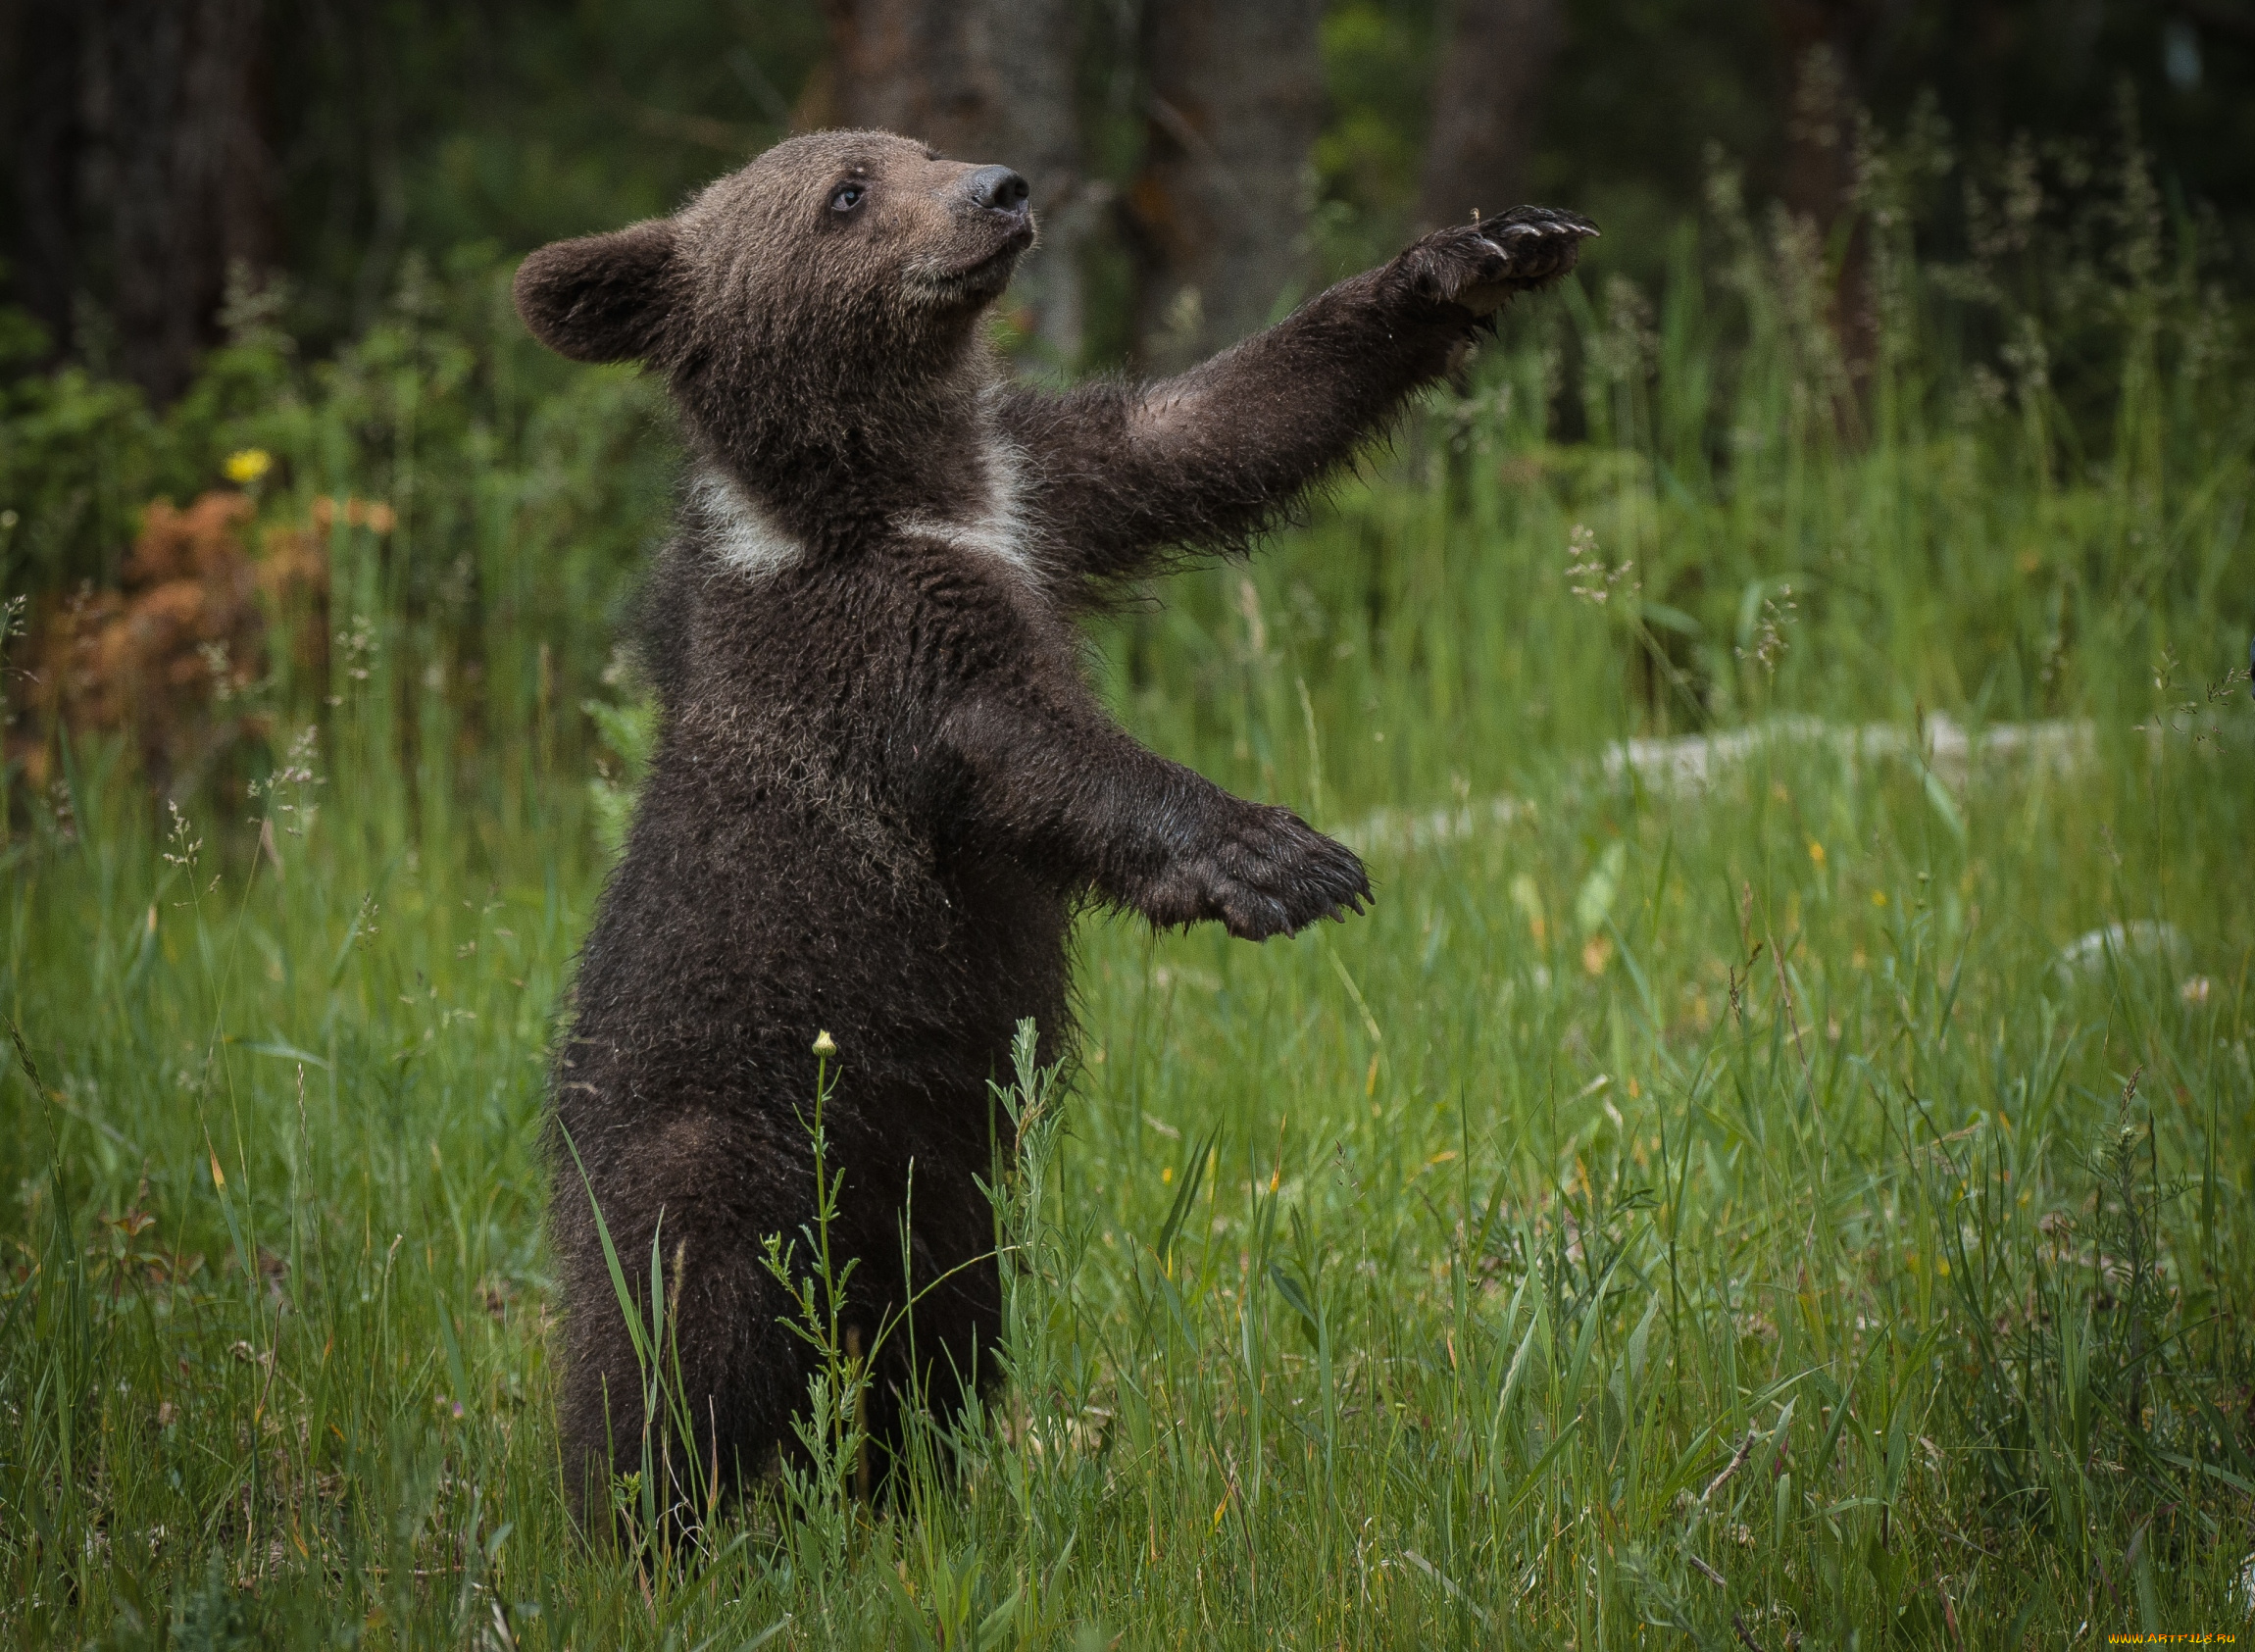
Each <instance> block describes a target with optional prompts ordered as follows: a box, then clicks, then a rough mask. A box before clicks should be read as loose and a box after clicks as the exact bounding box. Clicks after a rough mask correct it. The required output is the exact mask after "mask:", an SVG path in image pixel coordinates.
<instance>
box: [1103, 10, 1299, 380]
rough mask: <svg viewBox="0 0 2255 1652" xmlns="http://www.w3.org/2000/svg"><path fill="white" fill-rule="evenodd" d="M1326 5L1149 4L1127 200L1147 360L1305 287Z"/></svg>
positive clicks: (1218, 333)
mask: <svg viewBox="0 0 2255 1652" xmlns="http://www.w3.org/2000/svg"><path fill="white" fill-rule="evenodd" d="M1322 15H1323V6H1322V4H1321V0H1150V4H1149V5H1148V7H1147V8H1146V10H1145V12H1144V31H1145V32H1144V54H1145V62H1146V64H1147V65H1148V68H1149V72H1150V91H1149V100H1148V103H1147V104H1146V114H1147V120H1148V125H1149V138H1148V146H1147V148H1146V151H1145V157H1144V162H1143V167H1142V170H1141V172H1140V173H1139V174H1138V175H1136V178H1135V181H1134V184H1133V185H1132V187H1131V189H1130V191H1129V194H1128V215H1129V219H1130V222H1131V225H1132V227H1133V230H1134V239H1135V242H1136V246H1135V252H1136V262H1137V266H1138V268H1137V275H1138V276H1139V281H1138V287H1139V290H1138V292H1137V295H1136V335H1137V338H1138V341H1139V344H1138V352H1139V354H1140V355H1141V357H1142V360H1143V364H1144V365H1145V366H1146V367H1148V368H1150V369H1153V370H1156V371H1162V372H1164V371H1172V370H1176V369H1178V368H1181V367H1184V366H1186V365H1188V364H1189V363H1191V362H1193V361H1196V360H1198V359H1199V358H1200V357H1202V356H1204V355H1206V354H1208V353H1209V352H1211V351H1213V350H1215V349H1217V348H1219V347H1220V346H1222V345H1225V344H1228V343H1230V342H1231V341H1233V340H1235V339H1238V338H1241V337H1243V336H1244V335H1245V334H1246V333H1249V332H1251V331H1253V330H1254V329H1256V328H1257V327H1259V326H1260V325H1262V324H1263V323H1265V322H1266V321H1268V320H1269V318H1270V316H1271V315H1272V314H1273V313H1274V312H1275V311H1276V310H1277V308H1278V304H1279V303H1281V302H1288V301H1290V300H1292V299H1294V298H1297V297H1298V296H1299V294H1300V292H1301V291H1302V290H1303V288H1304V286H1305V283H1306V280H1307V276H1308V273H1309V259H1308V256H1307V248H1306V245H1305V231H1306V223H1307V207H1308V165H1309V158H1310V156H1311V154H1312V152H1313V151H1314V149H1315V145H1316V137H1317V135H1318V133H1319V132H1320V131H1321V129H1322V126H1323V119H1324V75H1323V64H1322V61H1321V59H1320V57H1319V55H1318V50H1317V40H1316V26H1317V24H1318V23H1319V21H1320V20H1321V18H1322Z"/></svg>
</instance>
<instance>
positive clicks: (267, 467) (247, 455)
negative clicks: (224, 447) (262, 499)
mask: <svg viewBox="0 0 2255 1652" xmlns="http://www.w3.org/2000/svg"><path fill="white" fill-rule="evenodd" d="M220 468H221V469H222V470H224V471H225V472H226V474H227V480H229V481H231V482H233V483H234V484H235V485H236V486H237V487H248V486H250V484H251V483H252V482H254V481H257V480H258V479H259V477H261V476H265V475H266V474H267V473H268V472H269V471H271V470H273V469H274V468H275V456H274V455H273V454H271V453H269V452H268V451H267V450H266V449H265V448H263V447H245V448H238V449H237V450H236V451H235V452H233V453H230V454H228V455H227V458H226V463H225V465H223V466H221V467H220Z"/></svg>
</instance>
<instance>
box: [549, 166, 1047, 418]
mask: <svg viewBox="0 0 2255 1652" xmlns="http://www.w3.org/2000/svg"><path fill="white" fill-rule="evenodd" d="M1033 235H1034V229H1033V217H1032V214H1031V213H1030V212H1029V211H1028V210H1027V183H1026V180H1025V179H1024V178H1023V177H1021V176H1019V175H1018V174H1016V173H1014V172H1012V171H1011V170H1010V169H1009V168H1008V167H998V166H977V165H972V164H967V163H964V162H960V161H946V160H942V159H940V158H939V157H938V156H937V155H935V154H934V153H932V151H931V150H930V149H928V148H927V147H926V146H925V145H924V144H921V143H917V142H914V141H912V140H910V139H908V138H903V137H897V136H895V135H893V134H892V133H890V132H863V131H830V132H814V133H810V134H809V135H807V136H804V137H795V138H791V139H789V140H788V141H786V142H783V143H779V144H777V146H776V147H775V148H773V149H770V150H768V151H767V152H766V153H765V154H763V155H761V156H760V157H759V158H758V159H756V160H754V161H753V162H752V163H751V165H749V166H747V167H745V168H744V169H742V170H741V171H740V172H736V173H731V174H730V175H727V177H724V178H721V179H720V180H719V181H717V182H715V183H713V184H711V185H709V186H708V187H707V188H705V189H704V190H703V191H702V192H701V193H699V194H698V195H697V196H696V198H695V199H694V200H692V201H690V202H689V204H688V205H687V206H685V207H683V208H682V209H681V210H680V211H679V212H677V213H676V214H675V215H674V216H673V217H671V218H660V219H652V220H650V221H648V222H647V223H643V224H636V225H630V226H628V227H627V228H625V229H618V230H614V231H612V232H611V233H609V234H604V235H588V236H584V237H582V238H580V239H578V240H572V241H558V242H555V243H553V244H551V245H549V246H545V247H542V248H541V249H540V250H539V251H537V252H535V253H533V254H532V255H531V256H530V257H529V258H527V259H526V261H525V263H524V266H523V267H522V268H521V269H520V270H519V271H518V273H517V285H516V296H517V308H518V312H519V313H520V314H521V315H522V316H523V317H524V318H525V322H526V325H527V326H529V327H530V328H531V329H532V332H533V334H534V336H536V337H537V338H539V340H540V341H541V342H542V343H543V344H546V345H547V346H548V347H549V348H550V349H552V350H555V351H557V352H559V353H560V354H563V355H566V356H569V357H571V358H572V359H573V360H575V361H582V362H622V361H644V362H647V363H648V364H650V366H652V367H653V368H655V369H657V370H659V371H661V372H663V373H664V374H665V375H667V377H668V378H669V380H670V381H671V382H672V385H673V388H674V391H675V395H676V398H677V401H678V402H679V403H680V405H681V407H682V410H683V412H684V413H686V414H687V415H688V417H689V423H690V426H691V433H692V435H693V436H694V437H696V438H697V439H698V440H699V442H700V445H702V446H704V447H706V448H707V449H708V450H709V451H714V452H716V453H719V454H726V455H729V456H731V457H737V458H739V459H749V458H752V457H754V455H755V454H756V453H758V452H759V451H761V450H765V451H766V452H767V454H768V456H769V457H770V459H771V460H774V459H779V458H782V457H783V454H782V453H781V452H779V451H777V446H778V443H780V446H781V447H783V448H792V447H798V446H800V445H801V442H802V441H803V440H804V439H806V438H816V439H817V441H818V445H822V446H828V445H830V443H831V441H832V440H834V439H836V438H841V437H850V436H857V435H868V434H872V433H874V432H871V431H869V430H868V428H867V426H868V425H869V423H870V420H871V419H872V417H873V416H874V415H875V414H876V413H877V410H878V409H880V408H884V407H888V406H889V407H893V408H896V409H897V408H899V407H900V406H901V405H902V403H903V401H904V398H905V400H906V401H907V402H910V403H914V402H923V401H928V399H929V397H930V394H931V392H932V391H933V390H934V389H935V388H937V387H940V386H943V385H945V384H947V383H949V382H950V381H953V380H958V379H961V378H963V377H964V376H965V375H964V372H963V370H964V368H965V367H966V366H967V365H972V366H976V358H977V356H978V355H979V352H978V351H977V349H976V340H977V322H978V318H979V315H980V313H981V312H982V311H983V310H984V309H985V307H986V306H987V305H988V304H989V303H991V302H992V301H993V300H994V299H995V298H996V297H997V296H998V295H999V294H1000V293H1001V292H1002V290H1003V288H1004V287H1005V286H1007V285H1008V284H1009V282H1010V276H1011V274H1012V272H1013V270H1014V269H1015V268H1016V266H1017V263H1018V259H1019V257H1020V255H1021V254H1023V253H1024V252H1025V251H1026V250H1027V247H1029V246H1031V245H1032V243H1033ZM973 376H977V374H976V373H974V375H973ZM880 422H881V421H880ZM786 432H788V435H789V437H790V438H794V439H785V437H786ZM856 445H860V444H859V443H858V442H857V443H856ZM747 448H748V449H749V450H750V451H747Z"/></svg>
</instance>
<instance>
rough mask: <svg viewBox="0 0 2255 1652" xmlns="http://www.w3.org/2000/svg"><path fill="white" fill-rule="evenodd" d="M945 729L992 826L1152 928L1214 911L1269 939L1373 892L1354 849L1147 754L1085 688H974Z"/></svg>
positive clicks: (1015, 846)
mask: <svg viewBox="0 0 2255 1652" xmlns="http://www.w3.org/2000/svg"><path fill="white" fill-rule="evenodd" d="M943 737H944V738H945V740H946V742H947V744H948V746H949V747H950V748H951V749H952V750H953V751H954V753H955V754H956V756H957V757H958V758H959V760H960V761H961V762H962V764H963V765H964V768H965V771H966V773H967V775H968V776H969V779H970V786H971V790H972V793H973V802H974V806H975V808H976V810H977V814H978V816H979V818H980V820H981V822H982V824H984V825H985V826H986V827H987V828H988V830H989V831H991V833H992V834H993V835H994V836H995V837H996V838H998V839H1000V840H1001V841H1002V842H1003V843H1004V844H1006V845H1007V846H1008V847H1009V849H1010V850H1011V852H1013V853H1014V854H1016V855H1018V856H1019V857H1021V858H1023V859H1025V860H1027V861H1029V862H1032V863H1034V864H1036V865H1043V866H1046V867H1047V868H1048V869H1049V870H1050V872H1051V875H1052V876H1054V877H1056V878H1057V880H1058V881H1059V882H1060V883H1061V884H1063V885H1065V886H1069V887H1070V886H1076V885H1077V886H1082V887H1086V886H1091V885H1092V886H1093V887H1094V888H1095V889H1096V890H1097V891H1098V892H1099V893H1101V894H1103V895H1104V896H1105V897H1107V898H1108V899H1110V900H1112V901H1115V902H1117V903H1118V904H1119V905H1121V906H1124V907H1128V908H1130V909H1132V910H1134V911H1136V912H1140V913H1142V914H1143V916H1144V917H1146V918H1148V919H1149V920H1150V921H1151V922H1152V923H1153V924H1156V925H1159V926H1165V927H1173V926H1180V925H1186V924H1194V923H1199V922H1202V921H1204V920H1207V919H1213V920H1216V921H1218V922H1220V923H1221V924H1223V925H1224V926H1227V927H1228V931H1229V933H1231V934H1232V935H1235V936H1237V937H1239V938H1240V939H1243V940H1266V939H1268V938H1269V937H1270V936H1271V935H1279V934H1281V935H1288V934H1291V933H1293V932H1294V931H1296V930H1298V929H1301V928H1304V927H1306V926H1308V925H1310V924H1313V923H1315V922H1316V921H1317V920H1318V919H1321V918H1336V917H1340V916H1342V915H1343V914H1344V913H1346V912H1350V911H1352V912H1360V911H1361V910H1362V908H1363V903H1364V902H1366V901H1368V900H1369V899H1370V898H1371V885H1370V879H1369V877H1368V876H1366V875H1365V873H1364V871H1363V864H1362V862H1361V861H1360V860H1358V859H1357V858H1356V857H1355V854H1354V852H1353V851H1352V850H1350V849H1348V848H1347V847H1346V846H1345V845H1344V844H1341V843H1335V842H1333V841H1332V840H1331V839H1330V838H1328V837H1326V836H1324V834H1323V833H1321V832H1319V831H1317V830H1316V829H1315V828H1314V827H1313V826H1309V825H1308V824H1307V823H1306V822H1305V821H1303V820H1301V819H1300V818H1299V817H1298V816H1297V815H1295V814H1293V813H1292V812H1291V811H1290V810H1289V809H1281V808H1278V807H1275V806H1274V805H1270V804H1263V803H1250V802H1247V801H1246V800H1245V799H1243V798H1241V797H1233V796H1231V795H1230V794H1229V793H1228V792H1226V791H1224V790H1223V789H1222V788H1221V787H1220V786H1217V785H1216V784H1214V782H1213V781H1211V780H1209V779H1207V778H1206V777H1205V776H1202V775H1199V774H1197V773H1195V772H1194V771H1192V770H1189V769H1185V768H1183V767H1182V766H1181V765H1180V764H1178V763H1171V762H1169V761H1168V760H1167V759H1165V758H1163V757H1160V756H1158V755H1157V754H1156V753H1154V752H1151V751H1148V750H1146V749H1145V748H1144V747H1142V746H1141V745H1138V744H1137V743H1136V742H1135V741H1134V740H1133V739H1132V738H1131V737H1129V736H1128V733H1127V732H1126V731H1125V730H1123V729H1122V728H1120V727H1119V726H1117V725H1116V724H1114V723H1113V722H1112V721H1111V719H1110V718H1108V717H1107V716H1105V714H1104V712H1103V710H1102V708H1101V707H1099V706H1097V705H1096V704H1095V702H1094V701H1093V699H1091V698H1087V697H1086V696H1085V695H1084V694H1078V693H1073V692H1071V691H1070V690H1065V691H1060V690H1059V689H1057V688H1055V687H1052V686H1050V685H1042V687H1040V688H1038V689H1037V688H1033V687H1031V686H1027V685H1020V686H1018V687H1017V689H1016V691H1014V692H1012V693H1009V694H1003V693H990V694H985V695H979V696H975V697H972V698H969V699H967V700H966V701H965V702H964V703H963V704H962V705H961V706H959V707H957V708H956V710H955V711H954V712H953V713H952V714H951V716H950V717H949V718H948V720H947V722H946V724H945V726H944V728H943Z"/></svg>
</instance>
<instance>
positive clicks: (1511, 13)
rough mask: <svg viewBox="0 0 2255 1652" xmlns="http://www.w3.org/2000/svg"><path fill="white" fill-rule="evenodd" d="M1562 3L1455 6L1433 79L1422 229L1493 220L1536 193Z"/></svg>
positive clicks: (1488, 0)
mask: <svg viewBox="0 0 2255 1652" xmlns="http://www.w3.org/2000/svg"><path fill="white" fill-rule="evenodd" d="M1565 34H1566V22H1565V19H1564V17H1563V16H1562V15H1561V13H1560V6H1559V0H1459V4H1458V6H1457V7H1456V16H1455V19H1454V22H1453V23H1452V24H1451V25H1450V27H1449V30H1448V33H1447V36H1446V39H1445V42H1444V44H1443V45H1442V48H1441V60H1440V67H1439V71H1438V73H1437V75H1435V76H1434V80H1433V108H1432V131H1431V133H1430V135H1429V136H1428V139H1427V141H1426V159H1425V176H1424V179H1423V180H1422V182H1421V183H1420V186H1419V190H1418V219H1419V227H1420V228H1427V229H1436V228H1438V227H1440V225H1444V224H1461V223H1463V222H1464V221H1465V220H1466V219H1467V218H1470V217H1471V216H1472V214H1473V211H1474V209H1476V208H1477V209H1478V210H1479V211H1480V212H1483V213H1498V212H1501V211H1503V210H1504V209H1505V208H1506V207H1511V206H1516V205H1517V204H1518V203H1519V202H1521V201H1523V200H1525V199H1526V198H1527V197H1528V195H1529V194H1531V193H1532V190H1531V187H1530V184H1531V176H1530V174H1531V171H1532V160H1533V152H1534V141H1535V134H1536V128H1537V126H1538V125H1539V123H1540V120H1541V115H1542V93H1543V87H1544V85H1545V84H1546V83H1547V82H1548V80H1549V78H1550V71H1551V67H1552V65H1553V64H1555V63H1556V62H1557V59H1558V49H1559V46H1560V44H1561V43H1562V42H1563V40H1564V39H1565Z"/></svg>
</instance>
